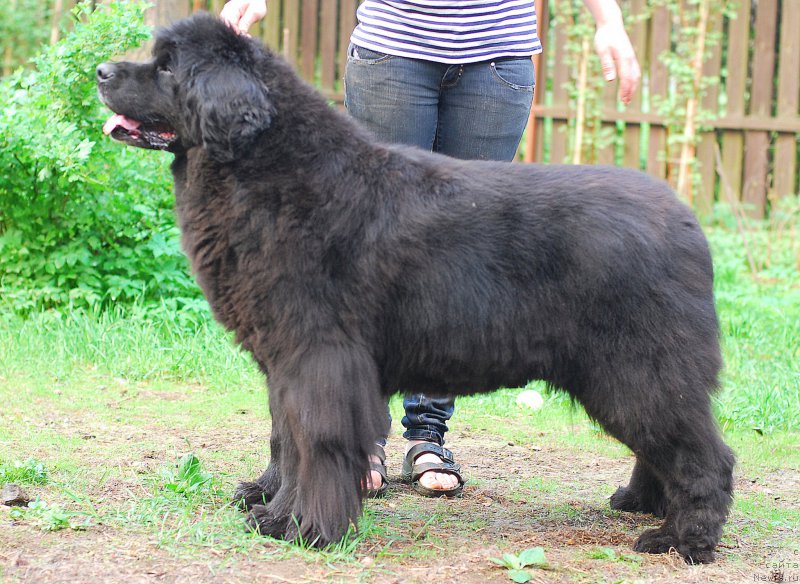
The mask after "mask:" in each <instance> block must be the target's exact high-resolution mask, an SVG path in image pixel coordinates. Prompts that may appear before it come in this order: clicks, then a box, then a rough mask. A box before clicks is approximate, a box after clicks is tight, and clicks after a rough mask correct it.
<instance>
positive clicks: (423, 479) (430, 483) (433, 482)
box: [419, 471, 458, 491]
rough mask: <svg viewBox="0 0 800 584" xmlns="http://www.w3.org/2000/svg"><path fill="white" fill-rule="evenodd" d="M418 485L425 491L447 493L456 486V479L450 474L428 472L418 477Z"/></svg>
mask: <svg viewBox="0 0 800 584" xmlns="http://www.w3.org/2000/svg"><path fill="white" fill-rule="evenodd" d="M419 484H420V485H422V486H423V487H425V488H427V489H434V490H437V491H449V490H450V489H454V488H456V487H457V486H458V479H457V478H456V476H455V475H453V474H450V473H438V472H434V471H429V472H426V473H423V474H422V475H421V476H420V477H419Z"/></svg>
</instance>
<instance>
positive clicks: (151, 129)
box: [103, 114, 178, 150]
mask: <svg viewBox="0 0 800 584" xmlns="http://www.w3.org/2000/svg"><path fill="white" fill-rule="evenodd" d="M103 133H104V134H106V135H107V136H111V137H112V138H114V139H115V140H119V141H120V142H125V143H126V144H130V145H131V146H137V147H139V148H150V149H151V150H171V149H172V147H173V146H174V145H175V143H176V142H177V141H178V135H177V134H176V133H175V130H173V129H172V128H170V127H169V126H167V125H166V124H143V123H142V122H139V121H137V120H132V119H131V118H126V117H125V116H123V115H120V114H114V115H113V116H111V117H110V118H109V119H108V121H107V122H106V123H105V124H104V125H103Z"/></svg>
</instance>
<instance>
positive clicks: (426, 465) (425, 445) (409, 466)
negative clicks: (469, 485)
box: [400, 442, 465, 497]
mask: <svg viewBox="0 0 800 584" xmlns="http://www.w3.org/2000/svg"><path fill="white" fill-rule="evenodd" d="M427 452H430V453H432V454H435V455H436V456H438V457H439V458H441V459H442V462H423V463H420V464H417V463H416V462H415V461H416V460H417V457H418V456H420V455H421V454H425V453H427ZM431 470H435V471H441V472H447V473H450V474H452V475H455V477H456V478H457V479H458V485H456V486H455V487H453V488H452V489H429V488H428V487H423V486H422V485H421V484H419V477H421V476H422V475H423V474H425V473H426V472H428V471H431ZM400 477H401V479H402V480H403V482H404V483H406V484H410V485H411V486H412V487H413V488H414V490H415V491H416V492H417V493H419V494H420V495H422V496H423V497H460V496H461V492H462V491H463V489H464V482H465V481H464V479H463V478H462V477H461V465H458V464H456V461H455V460H454V459H453V453H452V452H450V451H449V450H448V449H447V448H443V447H442V446H439V445H438V444H435V443H433V442H422V443H420V444H416V445H414V446H412V447H411V448H409V450H408V452H407V453H406V457H405V459H404V460H403V472H402V474H401V475H400Z"/></svg>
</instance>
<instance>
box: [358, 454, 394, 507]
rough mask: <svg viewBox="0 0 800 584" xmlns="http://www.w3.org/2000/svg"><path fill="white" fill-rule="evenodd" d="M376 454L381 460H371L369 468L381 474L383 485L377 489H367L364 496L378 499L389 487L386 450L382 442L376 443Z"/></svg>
mask: <svg viewBox="0 0 800 584" xmlns="http://www.w3.org/2000/svg"><path fill="white" fill-rule="evenodd" d="M375 455H376V456H377V457H378V458H379V459H380V462H373V461H370V462H369V470H371V471H372V470H374V471H375V472H376V473H378V474H379V475H381V486H380V487H378V488H377V489H365V490H364V497H366V498H367V499H377V498H378V497H382V496H383V495H384V494H385V493H386V490H387V489H388V488H389V479H388V477H387V473H386V452H385V451H384V450H383V446H381V445H380V444H376V445H375Z"/></svg>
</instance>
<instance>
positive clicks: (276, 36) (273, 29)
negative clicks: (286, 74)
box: [260, 0, 284, 52]
mask: <svg viewBox="0 0 800 584" xmlns="http://www.w3.org/2000/svg"><path fill="white" fill-rule="evenodd" d="M283 4H284V2H281V1H280V0H277V1H273V2H270V3H269V4H267V16H266V17H265V18H264V21H263V22H262V23H261V31H260V32H261V34H260V37H261V40H262V41H264V44H265V45H267V46H268V47H269V48H271V49H272V50H273V51H275V52H279V51H280V50H281V38H282V36H283V33H282V31H281V9H282V7H283V6H282V5H283Z"/></svg>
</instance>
